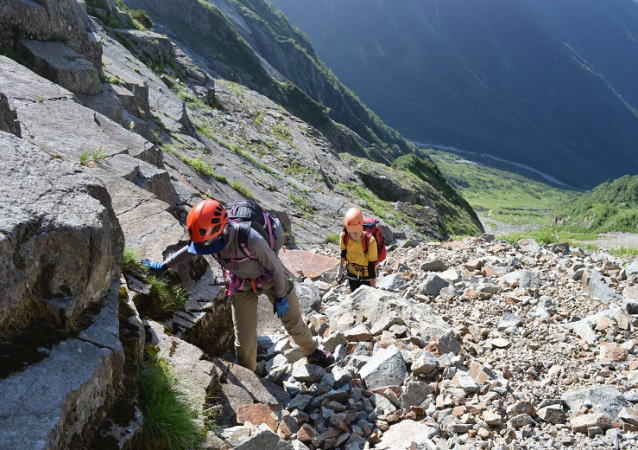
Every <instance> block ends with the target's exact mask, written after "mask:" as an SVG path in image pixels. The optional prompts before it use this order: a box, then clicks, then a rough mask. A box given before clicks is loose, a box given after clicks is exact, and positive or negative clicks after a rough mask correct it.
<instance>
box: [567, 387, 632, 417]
mask: <svg viewBox="0 0 638 450" xmlns="http://www.w3.org/2000/svg"><path fill="white" fill-rule="evenodd" d="M562 399H563V401H564V402H565V403H566V404H567V406H568V407H569V410H570V414H571V415H572V416H573V415H575V414H576V413H577V412H578V411H579V410H580V409H581V407H582V406H583V405H588V406H590V408H591V412H592V413H600V414H606V415H608V416H610V417H612V418H616V417H618V414H619V413H620V411H621V410H622V409H623V408H624V407H626V406H628V405H629V402H628V401H627V400H626V399H625V397H624V396H623V394H622V393H621V392H620V391H618V389H616V388H615V387H613V386H606V385H597V386H590V387H587V388H584V389H578V390H574V391H569V392H566V393H565V394H563V396H562Z"/></svg>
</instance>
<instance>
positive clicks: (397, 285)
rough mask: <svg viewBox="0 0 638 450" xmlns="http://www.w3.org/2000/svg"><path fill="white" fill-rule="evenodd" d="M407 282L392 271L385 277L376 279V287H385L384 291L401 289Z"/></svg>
mask: <svg viewBox="0 0 638 450" xmlns="http://www.w3.org/2000/svg"><path fill="white" fill-rule="evenodd" d="M406 286H407V282H406V281H405V280H404V279H403V277H402V276H401V275H400V274H398V273H393V274H391V275H387V276H385V277H381V278H379V279H377V285H376V287H377V289H385V290H386V291H401V290H403V289H405V287H406Z"/></svg>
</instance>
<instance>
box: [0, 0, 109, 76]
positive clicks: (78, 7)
mask: <svg viewBox="0 0 638 450" xmlns="http://www.w3.org/2000/svg"><path fill="white" fill-rule="evenodd" d="M88 29H89V20H88V16H87V15H86V6H85V3H84V2H78V1H76V0H38V1H30V0H6V1H3V2H2V5H0V41H2V42H4V43H6V42H10V43H13V44H14V45H15V43H16V41H17V40H18V39H24V38H27V39H35V40H39V41H54V42H64V43H66V44H67V45H68V46H69V47H71V48H72V49H73V50H75V51H76V52H78V53H79V54H80V55H82V56H83V57H84V58H86V59H87V60H88V61H89V62H90V63H91V64H92V65H93V66H94V67H95V69H96V70H97V71H98V72H99V70H100V67H101V64H102V62H101V56H102V48H101V46H100V43H99V42H98V40H97V39H96V37H95V35H94V34H93V33H92V32H90V31H87V30H88Z"/></svg>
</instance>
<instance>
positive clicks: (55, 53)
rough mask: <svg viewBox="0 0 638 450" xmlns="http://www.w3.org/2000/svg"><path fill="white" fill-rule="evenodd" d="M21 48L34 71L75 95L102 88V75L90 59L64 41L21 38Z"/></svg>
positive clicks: (91, 92)
mask: <svg viewBox="0 0 638 450" xmlns="http://www.w3.org/2000/svg"><path fill="white" fill-rule="evenodd" d="M20 47H21V50H22V51H23V53H24V54H25V55H26V56H25V58H26V60H27V61H28V62H27V64H28V65H29V67H31V69H32V70H33V71H34V72H37V73H38V74H40V75H42V76H43V77H45V78H47V79H49V80H51V81H53V82H54V83H56V84H59V85H60V86H62V87H63V88H66V89H68V90H70V91H71V92H74V93H76V94H95V93H97V92H98V91H99V90H100V74H99V72H98V70H97V69H96V68H95V66H93V64H91V63H90V62H89V61H87V60H86V59H84V58H83V57H82V56H80V55H79V54H78V53H77V52H76V51H75V50H73V49H72V48H71V47H68V46H66V45H65V44H63V43H61V42H45V41H29V40H21V41H20Z"/></svg>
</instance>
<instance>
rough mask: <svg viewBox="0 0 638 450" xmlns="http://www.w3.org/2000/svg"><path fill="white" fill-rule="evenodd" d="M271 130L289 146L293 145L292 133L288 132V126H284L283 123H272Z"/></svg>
mask: <svg viewBox="0 0 638 450" xmlns="http://www.w3.org/2000/svg"><path fill="white" fill-rule="evenodd" d="M272 132H273V134H274V135H275V136H277V137H278V138H279V139H281V140H282V141H284V142H286V143H287V144H288V145H289V146H291V147H294V144H293V142H292V133H291V132H290V130H289V129H288V127H286V125H284V124H283V123H278V124H276V125H273V127H272Z"/></svg>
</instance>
